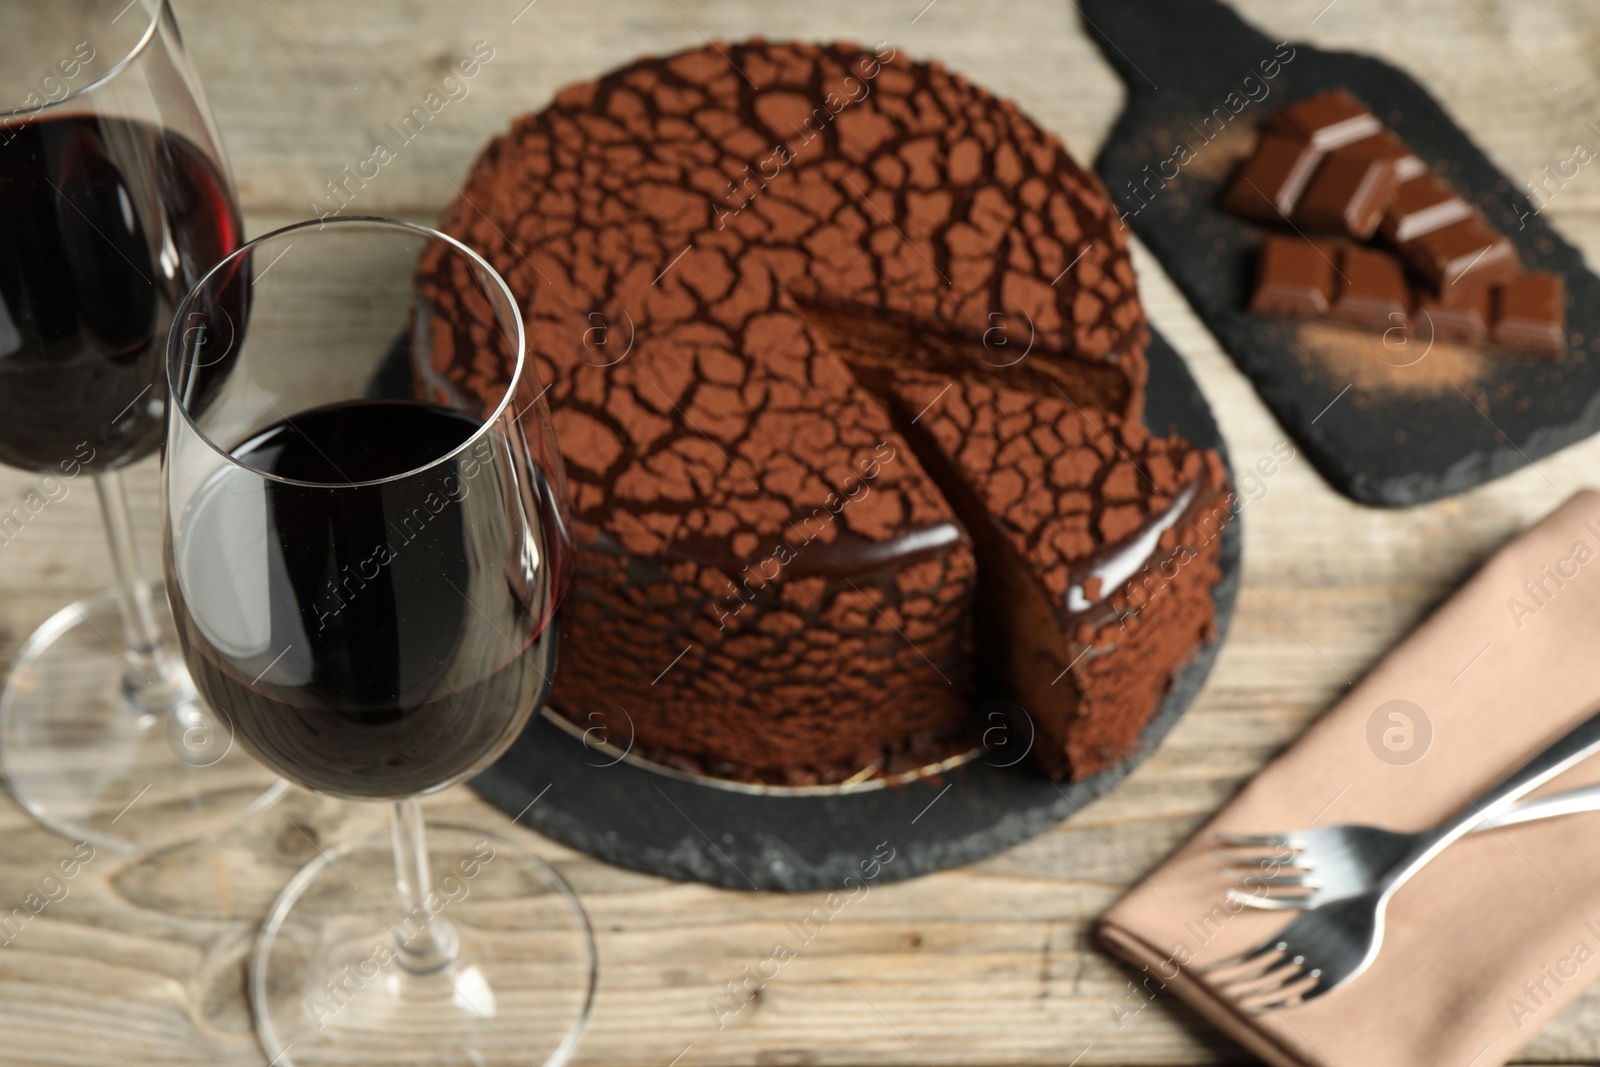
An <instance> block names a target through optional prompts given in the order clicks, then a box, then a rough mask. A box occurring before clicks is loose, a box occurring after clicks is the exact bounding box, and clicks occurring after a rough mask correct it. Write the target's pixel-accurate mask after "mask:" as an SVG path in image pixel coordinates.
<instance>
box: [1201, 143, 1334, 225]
mask: <svg viewBox="0 0 1600 1067" xmlns="http://www.w3.org/2000/svg"><path fill="white" fill-rule="evenodd" d="M1321 158H1322V154H1321V153H1320V152H1316V151H1313V150H1312V149H1311V148H1310V147H1309V146H1308V145H1307V144H1306V142H1304V141H1301V140H1296V139H1294V138H1292V137H1272V136H1264V137H1262V138H1261V143H1260V144H1258V145H1257V146H1256V151H1255V154H1254V155H1253V156H1251V157H1250V159H1249V161H1248V162H1246V163H1245V165H1244V166H1243V167H1241V168H1240V169H1239V173H1238V175H1237V176H1236V177H1235V178H1234V179H1233V185H1232V186H1230V187H1229V189H1228V192H1227V194H1226V195H1225V196H1224V197H1223V198H1222V206H1223V207H1225V208H1227V209H1228V210H1229V211H1232V212H1235V213H1237V214H1240V215H1248V216H1250V217H1252V218H1257V219H1267V220H1269V221H1272V222H1279V221H1281V220H1283V219H1286V218H1288V217H1289V215H1290V213H1291V212H1293V211H1294V207H1295V204H1296V203H1297V202H1298V201H1299V200H1300V193H1301V191H1302V190H1303V189H1305V187H1306V182H1307V181H1308V180H1309V179H1310V178H1311V172H1312V171H1314V170H1316V167H1317V163H1318V162H1319V161H1320V160H1321Z"/></svg>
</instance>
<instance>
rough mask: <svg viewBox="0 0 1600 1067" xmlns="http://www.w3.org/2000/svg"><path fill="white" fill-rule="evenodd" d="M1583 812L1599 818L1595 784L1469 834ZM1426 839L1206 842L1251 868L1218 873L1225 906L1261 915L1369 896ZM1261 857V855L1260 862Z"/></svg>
mask: <svg viewBox="0 0 1600 1067" xmlns="http://www.w3.org/2000/svg"><path fill="white" fill-rule="evenodd" d="M1585 811H1600V785H1593V786H1586V787H1584V788H1582V789H1574V790H1571V791H1569V792H1566V793H1557V794H1555V795H1553V796H1548V797H1540V798H1539V799H1537V800H1525V801H1523V802H1522V803H1520V804H1517V805H1515V806H1513V807H1512V808H1510V809H1509V810H1507V811H1506V812H1504V813H1503V814H1501V815H1499V816H1497V817H1494V818H1490V819H1486V820H1484V821H1483V822H1482V823H1480V824H1479V825H1477V826H1475V827H1473V829H1472V831H1471V832H1472V833H1484V832H1485V831H1488V830H1496V829H1499V828H1501V827H1504V826H1515V825H1517V824H1519V823H1525V822H1533V821H1535V820H1538V819H1553V818H1555V817H1557V816H1560V815H1573V814H1576V813H1578V812H1585ZM1431 832H1432V831H1430V830H1423V831H1419V832H1417V833H1409V834H1408V833H1400V832H1398V831H1395V830H1383V829H1380V828H1378V827H1376V826H1348V825H1347V826H1315V827H1308V828H1306V829H1302V830H1293V831H1290V832H1289V833H1286V834H1223V833H1213V834H1212V835H1211V836H1212V837H1213V838H1214V839H1215V840H1217V841H1218V842H1220V843H1221V844H1222V845H1223V846H1224V848H1221V849H1218V850H1217V855H1219V856H1221V857H1222V858H1223V859H1225V860H1228V861H1230V862H1233V863H1250V864H1251V865H1250V866H1248V867H1237V866H1230V867H1225V868H1223V871H1222V873H1223V876H1224V877H1226V878H1229V879H1231V880H1232V881H1234V882H1236V883H1238V887H1236V888H1231V889H1229V890H1228V899H1229V900H1230V901H1233V902H1235V903H1238V904H1243V905H1245V906H1246V907H1251V908H1260V909H1262V910H1265V911H1302V910H1304V909H1306V908H1318V907H1321V906H1322V905H1324V904H1327V903H1330V902H1332V901H1335V900H1343V899H1344V898H1346V897H1353V896H1359V895H1360V894H1362V893H1364V892H1366V891H1367V890H1368V889H1371V888H1372V886H1373V885H1374V884H1375V883H1376V882H1377V880H1378V879H1379V878H1380V877H1382V876H1383V872H1385V871H1387V870H1389V868H1391V867H1393V866H1394V865H1395V864H1396V863H1398V862H1400V860H1402V859H1403V858H1405V856H1406V854H1407V853H1409V852H1410V851H1411V850H1412V849H1413V848H1415V847H1416V845H1417V843H1418V842H1419V841H1421V840H1422V838H1423V837H1425V836H1426V835H1427V834H1429V833H1431ZM1262 852H1267V853H1268V854H1267V855H1265V856H1262V855H1261V853H1262ZM1286 871H1292V872H1293V873H1284V872H1286ZM1277 890H1288V891H1289V892H1276V891H1277Z"/></svg>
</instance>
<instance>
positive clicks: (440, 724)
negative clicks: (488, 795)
mask: <svg viewBox="0 0 1600 1067" xmlns="http://www.w3.org/2000/svg"><path fill="white" fill-rule="evenodd" d="M479 426H480V423H478V422H477V421H476V420H473V419H470V418H467V417H465V416H463V415H460V414H458V413H456V412H453V411H450V410H448V409H445V408H440V407H436V406H433V405H430V404H425V403H421V402H418V401H408V400H371V401H358V402H353V403H345V404H337V405H332V406H330V407H325V408H319V409H315V410H312V411H308V412H304V413H301V414H298V415H295V416H294V417H293V418H292V419H290V420H287V421H284V422H281V423H279V424H277V425H275V426H272V427H270V428H268V429H266V430H264V431H262V432H261V433H258V434H255V435H254V436H252V437H251V438H250V439H249V440H247V441H245V442H243V443H241V444H240V445H238V446H237V447H236V448H234V449H233V452H232V454H233V456H234V458H235V459H236V460H237V461H238V462H239V463H241V464H244V465H245V466H246V467H248V468H253V470H246V469H242V468H240V467H234V466H227V467H224V468H223V469H221V470H220V471H218V472H217V473H216V474H215V475H213V476H212V477H211V478H210V479H209V480H208V481H207V482H206V483H205V485H204V486H202V487H201V488H200V489H199V490H198V491H197V492H196V493H195V495H194V497H193V498H192V499H191V500H190V501H189V503H188V504H187V506H186V507H185V509H184V514H183V518H182V520H181V522H180V524H179V527H178V528H177V529H176V530H175V531H174V532H173V533H172V540H171V543H169V546H168V566H169V568H170V569H171V571H172V573H173V576H174V577H175V578H176V581H169V586H171V587H172V588H173V589H174V591H175V593H176V597H175V602H174V613H175V615H176V617H177V619H178V622H179V628H180V633H181V634H182V637H183V642H184V645H185V649H186V651H187V652H188V656H187V658H188V662H189V667H190V671H191V673H192V674H193V675H194V677H195V680H196V682H197V684H198V685H199V686H200V689H201V691H202V692H203V693H204V694H205V696H206V699H207V700H208V701H210V703H211V704H212V706H213V707H216V708H219V709H221V710H222V711H223V712H224V713H225V714H226V715H227V716H228V718H229V719H230V720H231V722H232V724H233V727H234V730H235V736H236V737H237V739H238V740H239V741H240V742H242V743H243V744H244V746H245V747H246V748H247V749H248V750H249V751H250V752H251V754H252V755H254V756H256V757H257V758H258V759H259V760H261V762H263V763H265V764H266V765H267V766H268V767H271V768H272V769H273V770H275V771H277V772H278V773H279V774H282V775H283V776H284V777H285V778H288V779H290V780H291V781H295V782H298V783H300V784H302V785H305V786H307V787H309V788H312V789H316V790H319V791H322V792H326V793H332V794H334V795H338V796H346V797H369V798H370V797H403V796H410V795H412V794H415V793H420V792H424V791H427V790H431V789H434V788H437V787H440V786H442V785H446V784H449V783H450V782H454V781H457V780H459V779H461V778H463V777H465V776H466V775H468V774H471V773H473V772H475V771H477V770H480V769H482V768H483V767H484V766H486V765H487V764H488V763H489V762H490V761H492V760H493V759H494V758H495V757H496V756H498V755H499V754H500V753H501V752H502V751H504V749H505V747H506V746H507V745H509V744H510V743H511V741H512V739H513V738H514V737H515V736H516V734H517V733H518V732H519V731H520V730H521V728H522V727H523V726H524V725H525V724H526V722H527V719H528V716H529V715H530V714H531V713H532V711H533V709H534V708H535V707H536V706H538V704H539V703H540V702H542V700H543V699H544V697H545V695H546V694H547V692H548V685H549V679H550V678H551V677H552V676H553V674H554V671H555V658H556V630H557V627H556V626H555V625H554V624H553V623H552V621H551V614H552V605H554V604H556V603H558V602H559V596H560V592H561V585H562V584H563V582H564V568H565V567H566V565H567V560H566V559H565V558H564V557H565V553H564V551H563V549H562V548H561V545H560V543H559V537H548V536H547V534H546V531H547V530H550V529H551V528H552V527H550V526H549V525H547V524H546V523H545V522H544V521H542V519H543V515H542V509H541V507H540V502H541V501H543V500H546V499H548V497H547V496H545V495H544V494H546V493H547V492H548V487H547V485H546V483H545V482H544V481H543V479H542V477H540V475H539V474H538V472H530V471H527V470H519V471H517V472H516V477H515V478H511V477H507V476H506V473H507V467H506V463H507V457H508V455H509V454H510V452H509V450H508V449H507V448H506V442H505V440H504V438H503V437H500V436H499V431H498V429H491V430H490V431H489V432H488V433H487V434H485V435H484V436H483V437H481V438H479V439H478V440H476V441H473V442H472V444H470V445H468V446H467V447H466V448H464V449H462V450H461V452H460V453H459V454H458V455H455V456H453V457H452V458H450V459H449V460H446V461H444V462H441V463H438V464H437V465H435V466H433V467H428V469H427V470H425V471H422V472H420V473H409V474H408V472H416V471H417V469H418V468H421V467H426V466H427V465H428V464H430V463H433V461H434V460H435V459H437V458H438V457H440V456H444V455H446V454H447V453H450V452H451V451H452V450H453V449H456V448H458V447H459V446H461V445H462V444H463V443H465V442H467V441H468V439H469V438H470V437H471V436H472V435H473V434H474V433H475V432H476V431H477V430H478V429H479ZM256 471H259V472H263V473H266V474H270V475H272V476H274V479H286V480H273V479H266V478H262V477H260V476H259V475H257V474H256V473H255V472H256ZM382 479H388V480H387V481H385V480H382ZM352 483H361V484H352ZM525 492H528V493H531V500H532V504H531V505H529V504H528V503H527V502H528V501H529V499H530V497H527V496H524V495H523V494H524V493H525Z"/></svg>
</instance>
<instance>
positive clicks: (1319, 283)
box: [1250, 237, 1333, 316]
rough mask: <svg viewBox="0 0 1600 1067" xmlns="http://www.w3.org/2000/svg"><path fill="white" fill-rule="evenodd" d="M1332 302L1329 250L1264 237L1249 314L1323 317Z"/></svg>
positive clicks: (1295, 240) (1300, 241) (1304, 242)
mask: <svg viewBox="0 0 1600 1067" xmlns="http://www.w3.org/2000/svg"><path fill="white" fill-rule="evenodd" d="M1332 299H1333V250H1332V249H1330V248H1327V247H1325V246H1319V245H1316V244H1313V243H1312V242H1310V241H1308V240H1305V239H1304V238H1301V237H1268V238H1267V240H1266V243H1265V244H1263V245H1262V246H1261V261H1260V272H1259V275H1258V279H1257V281H1256V291H1255V295H1254V296H1253V297H1252V298H1251V299H1250V310H1251V311H1253V312H1255V313H1256V314H1258V315H1308V316H1316V315H1326V314H1327V313H1328V308H1329V306H1330V304H1331V301H1332Z"/></svg>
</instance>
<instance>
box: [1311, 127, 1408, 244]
mask: <svg viewBox="0 0 1600 1067" xmlns="http://www.w3.org/2000/svg"><path fill="white" fill-rule="evenodd" d="M1397 184H1398V180H1397V178H1396V177H1395V165H1394V160H1392V159H1385V158H1383V157H1382V156H1374V155H1367V154H1363V153H1356V152H1349V151H1348V150H1340V151H1338V152H1331V153H1329V154H1328V156H1327V158H1325V159H1324V160H1323V161H1322V166H1320V167H1318V168H1317V172H1316V174H1314V175H1312V178H1311V183H1310V184H1309V185H1307V186H1306V191H1305V193H1304V194H1302V195H1301V197H1300V202H1299V204H1298V205H1297V206H1296V207H1295V211H1294V221H1296V222H1298V223H1300V224H1301V225H1303V226H1310V227H1314V228H1316V229H1319V230H1335V231H1343V232H1344V233H1347V234H1349V235H1350V236H1351V237H1356V238H1359V239H1361V240H1363V241H1364V240H1366V239H1367V238H1369V237H1371V236H1372V235H1373V234H1374V233H1375V232H1377V229H1378V223H1379V222H1380V221H1382V219H1383V211H1384V208H1385V207H1387V206H1388V203H1389V200H1390V198H1391V197H1393V196H1394V190H1395V186H1396V185H1397Z"/></svg>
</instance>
